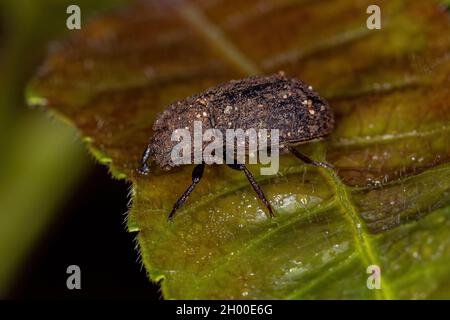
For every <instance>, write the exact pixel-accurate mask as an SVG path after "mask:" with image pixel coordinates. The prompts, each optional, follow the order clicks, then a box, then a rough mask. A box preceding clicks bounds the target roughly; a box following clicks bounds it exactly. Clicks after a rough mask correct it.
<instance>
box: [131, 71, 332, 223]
mask: <svg viewBox="0 0 450 320" xmlns="http://www.w3.org/2000/svg"><path fill="white" fill-rule="evenodd" d="M194 121H202V125H203V128H205V129H208V128H211V129H218V130H220V131H221V132H223V134H225V130H226V129H230V128H241V129H243V130H244V131H245V130H247V129H249V128H254V129H255V130H259V129H267V130H270V129H278V130H279V133H280V135H279V140H280V146H279V152H280V154H283V153H288V152H291V153H292V154H294V155H295V156H296V157H298V158H299V159H301V160H302V161H304V162H306V163H309V164H312V165H315V166H322V167H326V168H332V167H331V166H330V165H329V164H327V163H322V162H317V161H314V160H312V159H310V158H309V157H307V156H306V155H304V154H302V153H300V152H299V151H297V150H296V149H295V148H294V147H293V145H297V144H301V143H307V142H310V141H312V140H316V139H318V138H321V137H323V136H326V135H328V134H329V133H331V131H332V130H333V126H334V117H333V113H332V111H331V109H330V107H329V106H328V103H327V102H326V101H325V100H324V99H323V98H321V97H320V96H319V95H318V94H317V93H316V92H314V91H313V90H312V87H311V86H308V85H306V84H305V83H303V82H302V81H299V80H297V79H289V78H287V77H285V76H284V74H283V73H279V74H276V75H271V76H254V77H249V78H245V79H242V80H232V81H230V82H227V83H224V84H221V85H218V86H217V87H214V88H211V89H208V90H206V91H205V92H203V93H200V94H197V95H194V96H191V97H189V98H186V99H185V100H182V101H177V102H175V103H173V104H172V105H170V106H169V107H168V108H167V109H166V110H165V111H164V112H163V113H162V114H161V115H160V116H159V117H158V119H157V120H156V122H155V124H154V126H153V130H154V132H155V133H154V135H153V137H152V138H151V139H150V142H149V144H148V146H147V148H146V150H145V152H144V154H143V156H142V167H141V168H140V170H139V172H140V173H142V174H147V173H148V172H149V171H150V170H149V166H148V164H147V161H148V159H149V158H150V157H151V158H152V159H153V160H154V161H155V163H156V164H157V165H159V166H160V167H161V168H162V169H163V170H170V169H171V168H172V167H174V166H175V164H174V163H173V162H172V161H171V150H172V148H173V147H174V146H175V145H176V144H177V142H176V141H171V135H172V132H173V131H174V130H176V129H178V128H186V129H188V130H189V131H190V132H193V123H194ZM203 148H205V145H203ZM204 166H205V163H202V164H198V165H196V166H195V167H194V169H193V172H192V184H191V185H190V186H189V187H188V188H187V190H186V191H185V192H184V193H183V195H182V196H181V197H180V198H179V200H178V201H177V202H176V203H175V205H174V207H173V209H172V211H171V212H170V214H169V217H168V218H169V220H171V219H172V218H173V216H174V214H175V212H176V210H177V209H178V208H179V207H180V206H181V205H182V204H183V203H184V202H185V201H186V199H187V197H188V196H189V194H190V193H191V192H192V191H193V190H194V188H195V186H196V185H197V184H198V183H199V182H200V179H201V177H202V175H203V170H204ZM228 166H229V167H231V168H232V169H235V170H241V171H243V172H244V173H245V175H246V176H247V178H248V180H249V182H250V184H251V185H252V187H253V189H254V190H255V191H256V193H257V194H258V196H259V198H260V199H261V200H262V202H264V204H265V205H266V207H267V209H268V210H269V212H270V215H271V216H273V210H272V208H271V206H270V203H269V202H268V201H267V199H266V197H265V196H264V193H263V191H262V190H261V188H260V186H259V185H258V183H257V182H256V181H255V179H254V178H253V176H252V174H251V173H250V171H249V170H248V169H247V168H246V166H245V165H244V164H242V163H237V162H235V163H234V164H228Z"/></svg>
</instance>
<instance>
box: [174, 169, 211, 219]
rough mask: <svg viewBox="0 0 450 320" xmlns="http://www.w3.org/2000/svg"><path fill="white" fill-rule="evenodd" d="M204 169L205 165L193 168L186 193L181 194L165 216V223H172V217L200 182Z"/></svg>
mask: <svg viewBox="0 0 450 320" xmlns="http://www.w3.org/2000/svg"><path fill="white" fill-rule="evenodd" d="M204 169H205V164H204V163H202V164H198V165H196V166H195V167H194V169H193V170H192V183H191V185H190V186H189V187H188V188H187V189H186V191H184V192H183V194H182V195H181V197H180V198H179V199H178V200H177V202H175V205H174V206H173V209H172V211H171V212H170V213H169V215H168V216H167V221H168V222H172V221H173V217H174V215H175V212H176V211H177V210H178V208H179V207H180V206H181V205H182V204H183V203H184V202H185V201H186V199H187V198H188V197H189V195H190V194H191V192H192V191H194V189H195V186H196V185H197V184H198V183H199V182H200V180H201V179H202V176H203V170H204Z"/></svg>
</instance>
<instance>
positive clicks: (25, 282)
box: [10, 164, 161, 299]
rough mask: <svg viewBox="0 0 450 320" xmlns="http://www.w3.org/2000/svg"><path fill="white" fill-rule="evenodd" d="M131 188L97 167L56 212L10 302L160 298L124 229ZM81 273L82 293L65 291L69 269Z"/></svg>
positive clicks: (157, 289)
mask: <svg viewBox="0 0 450 320" xmlns="http://www.w3.org/2000/svg"><path fill="white" fill-rule="evenodd" d="M128 191H129V185H128V183H126V182H125V181H117V180H113V179H111V177H110V175H109V173H108V171H107V168H106V167H105V166H103V165H100V164H96V165H95V166H94V167H93V168H92V169H91V170H90V172H89V173H88V174H87V175H86V176H85V177H84V178H83V180H82V182H81V183H79V184H78V186H77V187H76V188H75V189H74V192H73V193H72V194H71V196H70V197H69V199H67V201H66V203H65V205H63V206H62V207H61V208H60V209H59V211H61V212H58V214H56V217H57V218H56V219H55V221H53V223H52V224H51V225H50V226H49V228H48V230H47V231H46V233H45V235H44V236H43V237H42V238H41V240H40V241H39V242H38V243H36V245H35V247H34V248H33V250H32V253H31V255H30V256H29V257H28V258H27V259H26V261H25V262H24V264H23V270H21V271H20V273H19V276H18V277H17V279H18V281H17V285H16V287H15V288H13V291H12V292H11V295H10V298H19V299H46V298H56V299H77V298H83V299H84V298H94V299H97V298H129V299H133V298H141V299H161V295H160V293H159V286H158V285H157V284H153V283H151V282H150V281H149V280H148V279H147V276H146V274H145V268H144V267H143V266H141V263H140V262H137V260H138V252H137V250H136V249H135V241H134V239H135V236H136V234H134V233H129V232H128V231H127V230H126V225H125V223H124V221H125V213H126V211H127V203H128V199H127V194H128ZM72 264H75V265H78V266H79V267H80V269H81V290H69V289H67V287H66V279H67V277H68V276H69V275H68V274H66V268H67V267H68V266H69V265H72Z"/></svg>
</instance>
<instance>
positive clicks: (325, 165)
mask: <svg viewBox="0 0 450 320" xmlns="http://www.w3.org/2000/svg"><path fill="white" fill-rule="evenodd" d="M287 147H288V149H289V151H290V152H291V153H292V154H293V155H294V156H296V157H297V158H299V159H300V160H302V161H303V162H305V163H308V164H312V165H313V166H317V167H323V168H327V169H331V170H334V167H333V166H332V165H331V164H329V163H326V162H318V161H314V160H313V159H311V158H309V157H308V156H306V155H304V154H303V153H301V152H300V151H298V150H297V149H295V148H294V147H292V146H287Z"/></svg>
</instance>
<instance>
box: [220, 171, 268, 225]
mask: <svg viewBox="0 0 450 320" xmlns="http://www.w3.org/2000/svg"><path fill="white" fill-rule="evenodd" d="M228 166H229V167H230V168H231V169H234V170H240V171H244V173H245V176H246V177H247V179H248V181H249V182H250V185H251V186H252V187H253V190H255V192H256V194H257V195H258V197H259V198H260V199H261V201H262V202H263V203H264V205H265V206H266V207H267V210H269V218H273V217H275V214H274V213H273V209H272V206H271V205H270V202H269V201H268V200H267V198H266V196H265V195H264V192H263V191H262V189H261V187H260V186H259V184H258V182H256V180H255V178H254V177H253V175H252V174H251V172H250V171H249V170H248V169H247V167H246V166H245V165H243V164H240V163H234V164H228Z"/></svg>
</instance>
